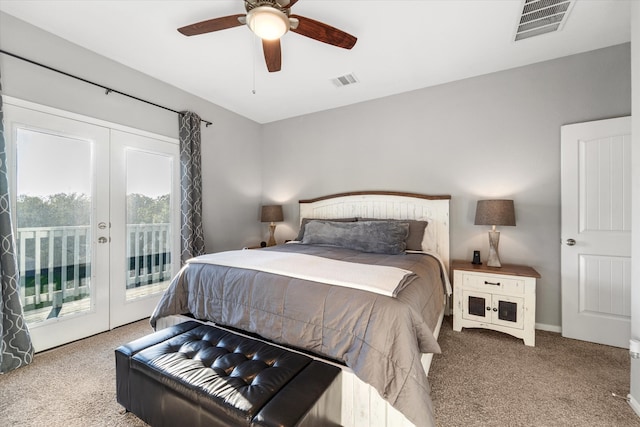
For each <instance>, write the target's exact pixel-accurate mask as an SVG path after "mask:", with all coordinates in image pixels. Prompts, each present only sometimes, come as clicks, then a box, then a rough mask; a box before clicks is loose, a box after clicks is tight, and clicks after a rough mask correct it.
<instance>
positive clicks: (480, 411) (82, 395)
mask: <svg viewBox="0 0 640 427" xmlns="http://www.w3.org/2000/svg"><path fill="white" fill-rule="evenodd" d="M150 332H151V328H150V327H149V324H148V321H147V320H143V321H140V322H136V323H133V324H131V325H127V326H123V327H121V328H117V329H114V330H113V331H111V332H107V333H103V334H100V335H96V336H94V337H90V338H87V339H85V340H82V341H78V342H75V343H71V344H68V345H65V346H62V347H59V348H57V349H54V350H50V351H47V352H43V353H40V354H38V355H36V357H35V362H34V363H32V364H31V365H29V366H26V367H24V368H21V369H18V370H16V371H13V372H10V373H8V374H5V375H0V425H2V426H5V425H6V426H47V427H76V426H77V427H88V426H133V427H138V426H139V427H143V426H146V424H145V423H143V422H142V421H140V420H139V419H137V418H136V417H135V416H134V415H132V414H128V413H124V411H123V410H122V408H121V407H120V405H118V404H117V402H116V400H115V365H114V355H113V351H114V349H115V348H116V347H117V346H119V345H120V344H123V343H126V342H129V341H131V340H133V339H136V338H139V337H141V336H144V335H146V334H148V333H150ZM439 341H440V344H441V346H442V354H441V355H436V356H435V357H434V361H433V365H432V368H431V372H430V374H429V377H430V382H431V386H432V399H433V402H434V408H435V415H436V420H437V423H438V426H440V427H445V426H453V427H457V426H483V427H484V426H501V427H502V426H544V427H553V426H581V427H582V426H589V427H593V426H602V427H606V426H611V427H614V426H615V427H622V426H625V427H626V426H629V427H636V426H637V427H640V418H639V417H638V416H637V415H636V414H635V413H634V412H633V410H632V409H631V408H630V406H629V405H628V403H627V402H626V401H625V400H624V399H621V398H616V397H613V396H612V395H611V393H612V392H613V393H616V394H618V395H621V396H626V394H627V393H628V391H629V356H628V352H627V351H626V350H623V349H618V348H612V347H607V346H601V345H598V344H591V343H585V342H581V341H575V340H568V339H565V338H562V337H561V336H560V335H559V334H555V333H550V332H544V331H536V347H534V348H532V347H526V346H524V345H523V344H522V340H518V339H515V338H513V337H510V336H508V335H504V334H500V333H497V332H492V331H485V330H479V329H465V330H463V332H454V331H453V330H452V329H451V319H450V318H447V319H445V323H444V324H443V328H442V332H441V334H440V340H439Z"/></svg>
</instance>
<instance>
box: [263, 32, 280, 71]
mask: <svg viewBox="0 0 640 427" xmlns="http://www.w3.org/2000/svg"><path fill="white" fill-rule="evenodd" d="M262 50H263V52H264V60H265V62H266V63H267V69H268V70H269V72H270V73H273V72H276V71H280V68H281V65H282V50H281V49H280V39H275V40H262Z"/></svg>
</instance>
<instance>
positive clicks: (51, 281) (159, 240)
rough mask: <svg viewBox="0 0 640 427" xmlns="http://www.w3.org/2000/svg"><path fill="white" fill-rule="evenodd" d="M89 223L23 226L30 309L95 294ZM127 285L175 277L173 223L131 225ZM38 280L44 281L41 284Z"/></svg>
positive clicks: (23, 284)
mask: <svg viewBox="0 0 640 427" xmlns="http://www.w3.org/2000/svg"><path fill="white" fill-rule="evenodd" d="M90 233H91V231H90V227H89V226H68V227H33V228H18V229H17V236H16V244H17V252H18V268H19V271H20V290H21V294H22V302H23V304H24V307H25V311H28V310H30V309H36V308H41V307H43V306H53V307H60V306H61V305H62V303H63V302H66V301H74V300H78V299H82V298H84V297H86V296H88V295H89V294H90V282H91V258H90V252H91V251H90V250H88V243H90V242H91V234H90ZM126 245H127V246H126V248H127V255H126V256H127V272H126V287H127V289H132V288H136V287H140V286H145V285H150V284H153V283H159V282H162V281H165V280H168V279H170V278H171V274H172V271H171V250H170V248H171V227H170V224H129V225H127V239H126ZM36 284H39V285H37V286H36Z"/></svg>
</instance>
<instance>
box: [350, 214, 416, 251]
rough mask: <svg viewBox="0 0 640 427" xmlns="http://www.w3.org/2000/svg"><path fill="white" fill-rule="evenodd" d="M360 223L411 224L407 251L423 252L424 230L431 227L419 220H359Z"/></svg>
mask: <svg viewBox="0 0 640 427" xmlns="http://www.w3.org/2000/svg"><path fill="white" fill-rule="evenodd" d="M358 221H400V222H408V223H409V235H408V236H407V240H406V243H407V250H408V251H421V250H422V240H423V239H424V230H425V229H426V228H427V225H429V222H428V221H422V220H417V219H377V218H358Z"/></svg>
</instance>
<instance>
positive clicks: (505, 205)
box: [475, 200, 516, 267]
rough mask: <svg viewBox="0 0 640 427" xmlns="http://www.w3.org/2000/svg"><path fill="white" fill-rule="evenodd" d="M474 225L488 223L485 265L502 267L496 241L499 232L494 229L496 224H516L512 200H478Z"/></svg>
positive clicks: (498, 239) (498, 238)
mask: <svg viewBox="0 0 640 427" xmlns="http://www.w3.org/2000/svg"><path fill="white" fill-rule="evenodd" d="M475 225H490V226H492V228H491V230H490V231H489V258H488V259H487V266H489V267H502V264H500V256H499V255H498V243H499V242H500V232H499V231H496V225H516V214H515V209H514V207H513V200H478V205H477V207H476V220H475Z"/></svg>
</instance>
